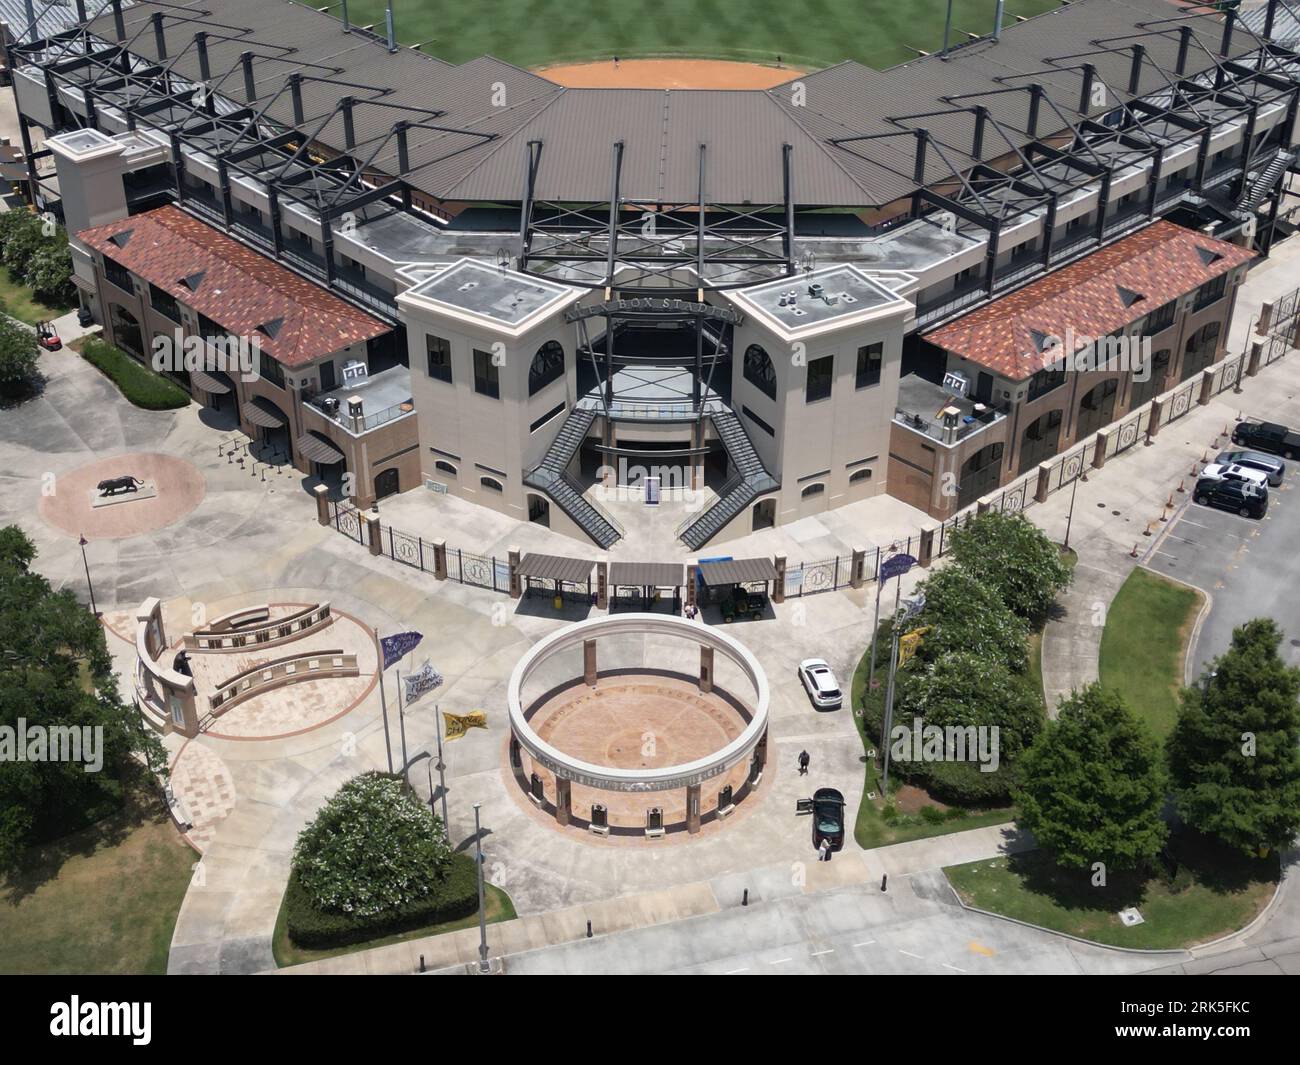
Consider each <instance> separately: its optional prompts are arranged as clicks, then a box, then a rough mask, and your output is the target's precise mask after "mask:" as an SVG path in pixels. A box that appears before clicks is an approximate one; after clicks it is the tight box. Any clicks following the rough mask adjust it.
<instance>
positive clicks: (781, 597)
mask: <svg viewBox="0 0 1300 1065" xmlns="http://www.w3.org/2000/svg"><path fill="white" fill-rule="evenodd" d="M772 564H773V565H774V566H775V567H776V580H774V581H773V582H772V602H774V603H784V602H785V555H776V556H775V557H774V558H773V559H772Z"/></svg>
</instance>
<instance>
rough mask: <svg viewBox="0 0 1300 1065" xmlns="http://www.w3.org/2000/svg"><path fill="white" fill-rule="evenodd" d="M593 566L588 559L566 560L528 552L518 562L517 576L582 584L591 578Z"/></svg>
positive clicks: (592, 562) (562, 556) (555, 556)
mask: <svg viewBox="0 0 1300 1065" xmlns="http://www.w3.org/2000/svg"><path fill="white" fill-rule="evenodd" d="M595 565H596V563H595V562H594V561H593V560H592V559H589V558H566V557H565V556H564V555H541V554H538V553H537V552H535V551H530V552H528V554H526V555H524V557H523V558H521V559H520V560H519V576H521V577H536V578H537V579H538V580H545V581H560V582H562V583H565V584H582V583H584V582H585V581H587V580H589V579H590V578H591V570H592V567H593V566H595Z"/></svg>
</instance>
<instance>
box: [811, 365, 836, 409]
mask: <svg viewBox="0 0 1300 1065" xmlns="http://www.w3.org/2000/svg"><path fill="white" fill-rule="evenodd" d="M834 379H835V356H834V355H823V356H822V357H821V358H820V359H813V360H812V361H811V362H810V363H808V384H807V386H806V387H805V389H804V402H805V403H815V402H817V400H819V399H826V398H827V397H829V396H830V394H831V385H832V383H833V382H834Z"/></svg>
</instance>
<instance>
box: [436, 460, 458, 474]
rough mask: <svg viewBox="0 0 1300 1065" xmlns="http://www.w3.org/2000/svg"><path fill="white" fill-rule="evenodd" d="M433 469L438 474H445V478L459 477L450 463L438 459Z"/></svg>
mask: <svg viewBox="0 0 1300 1065" xmlns="http://www.w3.org/2000/svg"><path fill="white" fill-rule="evenodd" d="M433 468H434V469H435V470H438V471H439V472H440V473H445V474H447V476H449V477H458V476H460V474H459V472H458V471H457V470H456V467H455V466H453V465H452V464H451V463H450V462H444V461H443V460H442V459H439V460H438V461H437V462H435V463H434V464H433Z"/></svg>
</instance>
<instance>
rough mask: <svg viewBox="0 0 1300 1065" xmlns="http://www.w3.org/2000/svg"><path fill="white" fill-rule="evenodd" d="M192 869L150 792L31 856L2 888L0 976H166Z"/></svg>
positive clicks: (188, 854) (189, 853) (191, 853)
mask: <svg viewBox="0 0 1300 1065" xmlns="http://www.w3.org/2000/svg"><path fill="white" fill-rule="evenodd" d="M197 860H198V855H196V854H195V853H194V851H192V850H191V849H190V848H189V847H188V846H187V845H186V844H185V843H184V842H183V841H182V840H181V837H180V835H179V834H178V833H177V831H176V828H175V826H174V825H173V824H172V822H171V819H170V818H169V817H168V816H167V815H166V813H164V812H163V810H162V808H161V804H160V803H159V801H158V799H157V797H156V796H155V795H154V794H153V793H152V792H151V791H143V790H142V791H141V792H139V793H137V795H136V796H135V797H134V798H133V800H132V802H131V803H130V805H129V806H128V808H127V809H126V810H124V811H122V812H120V813H117V814H114V815H113V816H112V817H109V818H106V819H105V820H103V821H100V822H98V823H96V824H94V825H92V826H90V827H89V828H86V829H83V830H82V831H80V832H75V833H73V834H72V835H69V836H64V837H63V838H61V839H58V840H55V841H53V842H51V843H47V844H45V845H43V846H40V847H36V848H33V850H32V851H31V852H30V860H29V862H28V863H27V865H26V867H25V868H24V870H23V872H22V873H20V874H18V875H16V876H14V877H12V878H10V879H9V880H8V881H5V882H0V972H4V973H42V974H49V973H109V974H132V973H154V974H161V973H165V972H166V971H167V952H168V950H169V948H170V946H171V939H172V928H173V927H174V926H175V924H176V914H177V913H178V912H179V910H180V906H181V900H182V899H183V898H184V897H185V891H186V889H187V888H188V887H189V882H190V875H191V870H192V867H193V865H194V863H195V862H196V861H197Z"/></svg>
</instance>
